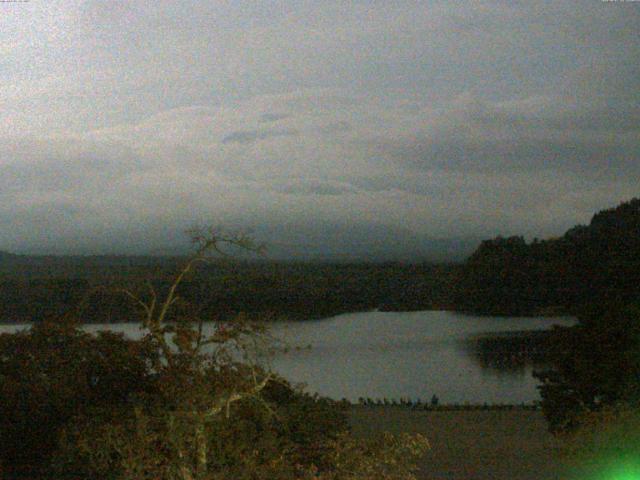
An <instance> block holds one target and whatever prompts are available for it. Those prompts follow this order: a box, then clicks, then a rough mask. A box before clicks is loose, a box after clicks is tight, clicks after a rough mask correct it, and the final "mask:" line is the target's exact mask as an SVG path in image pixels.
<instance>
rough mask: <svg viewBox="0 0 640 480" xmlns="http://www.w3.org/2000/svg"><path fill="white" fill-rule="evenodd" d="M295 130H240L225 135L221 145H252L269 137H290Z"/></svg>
mask: <svg viewBox="0 0 640 480" xmlns="http://www.w3.org/2000/svg"><path fill="white" fill-rule="evenodd" d="M296 135H298V131H297V130H293V129H291V130H240V131H237V132H232V133H230V134H228V135H226V136H225V137H224V138H223V139H222V143H254V142H257V141H258V140H264V139H266V138H269V137H292V136H296Z"/></svg>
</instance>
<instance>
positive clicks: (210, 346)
mask: <svg viewBox="0 0 640 480" xmlns="http://www.w3.org/2000/svg"><path fill="white" fill-rule="evenodd" d="M194 239H195V242H196V245H197V252H196V254H195V255H194V256H193V257H192V258H190V259H189V260H188V262H187V263H186V264H185V266H184V268H183V269H182V270H181V271H180V272H178V274H177V276H176V278H175V281H174V282H173V284H172V285H171V286H170V288H169V289H168V291H167V292H166V295H164V296H163V298H160V296H159V295H158V294H157V292H156V291H155V290H154V289H153V287H152V286H151V285H149V291H148V292H147V293H146V296H143V295H142V294H140V293H138V292H133V291H129V290H122V293H123V294H125V295H127V296H128V297H129V298H130V299H132V300H133V301H134V302H136V304H137V305H138V306H139V307H140V311H141V313H142V315H143V319H142V325H143V328H144V330H145V332H146V334H145V336H144V337H143V338H142V339H141V340H139V341H133V340H126V339H124V338H123V337H122V336H119V335H114V334H108V333H104V334H99V335H97V336H93V335H89V334H87V333H83V332H82V331H81V330H79V329H78V327H77V325H69V324H61V325H55V324H51V323H49V324H45V325H42V326H39V327H34V328H33V329H32V330H31V331H30V332H22V333H18V334H15V335H5V336H3V337H2V339H1V340H2V341H1V342H0V374H1V375H2V380H3V382H2V385H3V387H2V388H3V391H2V395H3V402H4V405H7V406H8V408H5V409H3V411H2V413H1V414H0V417H2V418H1V419H0V429H2V430H0V435H1V436H2V438H3V439H7V440H5V443H3V444H2V457H1V458H2V459H3V460H4V462H5V464H6V465H10V464H11V465H12V467H13V470H14V471H15V470H18V471H19V470H20V468H19V467H22V468H21V470H22V471H23V472H24V470H25V469H26V467H28V466H29V465H30V464H31V465H34V464H35V465H34V466H37V467H38V469H37V470H38V471H36V473H39V474H40V475H41V476H42V477H43V478H52V477H55V478H70V479H87V478H100V479H109V480H124V479H132V478H135V479H136V480H138V479H139V480H144V479H149V480H151V479H154V480H156V479H163V480H209V479H211V480H213V479H217V480H224V479H238V480H241V479H256V480H259V479H265V480H266V479H273V480H278V479H280V480H292V479H317V480H340V479H345V480H346V479H352V480H358V479H365V478H367V479H368V478H381V479H397V480H404V479H411V478H414V477H413V475H412V471H413V461H414V460H415V459H416V458H417V457H418V456H419V455H420V454H421V453H422V452H423V451H424V450H425V449H426V448H427V446H428V445H427V442H426V440H425V439H424V438H423V437H420V436H415V437H410V436H403V437H398V438H395V437H391V436H385V437H383V438H382V439H379V440H376V441H373V442H361V441H356V440H355V439H353V438H352V437H351V436H350V434H349V431H348V425H347V421H346V416H345V412H344V411H342V410H341V408H340V407H339V406H338V405H337V404H335V402H332V401H329V400H323V399H319V398H317V397H315V396H309V395H307V394H304V393H302V392H300V391H296V390H295V389H293V388H292V387H291V386H290V385H289V384H288V383H287V382H286V381H285V380H284V379H282V378H280V377H279V376H278V375H276V374H275V373H273V372H271V371H270V370H269V369H268V368H267V367H266V363H265V362H264V361H263V358H264V353H265V351H267V350H268V348H267V347H268V341H269V338H268V336H267V335H266V331H265V329H264V328H263V327H262V326H261V325H258V324H252V323H249V322H246V321H244V320H243V319H242V318H239V319H237V320H235V321H229V322H217V323H216V324H215V326H214V330H213V332H212V333H211V334H208V335H205V334H204V333H203V324H202V320H201V319H199V318H198V317H197V315H196V313H195V312H197V309H195V308H189V306H188V305H185V304H184V303H185V302H184V300H181V298H180V296H179V287H180V284H181V282H182V280H183V279H184V278H185V277H186V276H187V275H188V274H189V273H190V272H191V271H192V270H193V269H194V268H195V266H196V265H197V264H198V263H199V262H202V261H204V260H205V258H206V254H207V252H209V251H211V250H213V251H216V252H221V251H222V250H221V247H222V246H225V245H226V246H231V247H234V248H243V249H249V250H255V249H256V247H255V246H254V245H253V243H252V242H250V240H249V239H247V238H246V237H242V236H221V235H217V234H215V232H212V231H209V232H204V233H203V232H202V231H199V232H195V235H194ZM168 319H172V320H173V321H171V322H168V321H167V320H168ZM265 349H267V350H265ZM5 399H6V402H5ZM34 420H35V421H34ZM25 438H26V443H25V442H24V439H25ZM25 445H26V448H24V446H25ZM21 448H22V451H20V450H21ZM16 455H19V457H17V456H16ZM16 458H19V460H18V461H16ZM34 476H35V475H34Z"/></svg>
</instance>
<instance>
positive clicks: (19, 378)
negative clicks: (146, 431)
mask: <svg viewBox="0 0 640 480" xmlns="http://www.w3.org/2000/svg"><path fill="white" fill-rule="evenodd" d="M153 355H154V354H153V351H152V350H151V348H150V345H149V344H148V342H146V341H131V340H127V339H125V338H124V337H123V336H122V335H118V334H114V333H110V332H101V333H99V334H97V335H90V334H88V333H85V332H82V331H81V330H80V329H79V328H78V327H77V325H76V324H74V323H73V322H67V321H62V322H59V323H52V322H45V323H43V324H39V325H34V326H33V327H32V328H31V329H30V330H29V331H21V332H17V333H15V334H2V335H0V400H1V401H0V404H1V406H2V407H1V409H0V464H4V465H5V468H6V470H8V471H15V470H17V471H20V470H24V469H27V468H28V469H29V470H31V471H34V472H37V471H39V470H40V469H41V468H43V467H44V466H46V465H47V464H48V462H49V461H50V456H51V454H52V453H53V452H54V450H55V449H56V448H57V442H58V434H59V432H60V430H61V428H62V427H64V426H65V425H66V424H67V423H68V422H69V421H71V420H72V419H73V418H74V417H76V416H78V415H82V414H84V413H86V412H88V411H89V410H90V409H93V408H98V407H99V406H103V407H104V408H107V407H108V408H112V409H117V408H120V406H124V405H127V404H128V402H129V401H130V398H131V396H132V395H134V394H138V393H140V392H144V391H145V390H146V389H148V388H150V381H149V380H150V377H149V375H148V371H149V370H148V369H149V366H150V364H151V363H152V362H153Z"/></svg>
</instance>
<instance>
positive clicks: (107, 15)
mask: <svg viewBox="0 0 640 480" xmlns="http://www.w3.org/2000/svg"><path fill="white" fill-rule="evenodd" d="M274 6H275V4H274V3H273V2H270V1H266V2H249V1H244V0H239V1H237V2H222V1H218V0H214V1H210V2H201V1H195V0H193V1H192V0H187V1H186V2H177V1H175V0H159V1H156V2H137V3H126V4H125V3H122V2H120V3H117V4H116V3H114V2H111V1H107V0H84V1H76V0H59V1H56V2H53V3H51V2H50V3H43V2H29V3H26V4H16V7H15V8H14V7H12V8H11V9H10V10H7V12H5V13H6V16H4V17H3V29H2V31H1V32H0V59H1V60H0V62H1V65H0V66H2V69H0V82H2V86H3V95H2V96H1V98H0V107H1V108H0V199H1V200H2V205H3V206H2V207H1V208H0V219H2V222H3V224H4V225H5V226H6V228H4V229H3V231H2V232H0V249H1V248H9V249H14V250H20V249H31V250H37V249H40V250H41V251H45V250H47V249H51V250H56V251H59V252H60V251H63V250H64V249H65V248H67V249H68V250H70V251H71V250H73V249H80V250H83V251H100V250H101V249H102V250H105V249H109V248H111V247H112V250H114V249H115V250H117V249H120V250H123V251H127V250H131V249H133V248H138V247H137V246H138V245H144V244H146V243H148V244H149V245H152V247H150V248H153V249H155V250H162V248H165V247H166V246H167V245H173V244H175V243H176V242H178V240H177V239H178V237H179V232H180V231H181V230H182V229H183V227H185V228H186V227H187V226H188V225H189V224H190V223H192V222H194V221H198V222H200V223H203V222H209V221H211V220H213V221H214V223H228V224H233V225H245V224H246V225H251V226H253V227H256V228H258V227H260V226H262V227H264V228H263V229H262V230H260V228H258V230H259V231H264V232H267V231H268V229H267V228H266V226H273V228H274V230H273V232H276V231H290V230H291V229H294V228H300V229H301V231H304V232H307V233H308V234H309V235H311V233H309V232H314V231H323V229H324V228H325V227H327V226H328V225H334V226H335V225H338V226H340V227H339V228H338V227H335V228H333V230H331V231H332V232H335V234H336V235H338V236H339V235H344V236H345V238H347V237H349V240H348V241H346V240H345V243H344V248H345V249H350V248H351V249H355V248H356V247H355V245H357V244H358V242H359V241H361V240H363V239H364V237H366V236H368V235H369V236H372V237H375V238H372V239H368V240H371V242H374V243H375V241H376V239H378V240H379V243H380V245H383V244H384V245H387V246H389V245H390V244H391V243H393V241H392V240H391V239H394V238H397V235H405V236H406V237H407V238H409V237H411V238H414V239H415V241H414V240H412V241H411V242H414V243H420V241H421V239H426V238H433V237H437V238H444V237H450V236H454V237H464V236H468V235H470V236H474V237H475V236H477V235H492V234H495V233H502V234H510V233H520V232H522V233H526V234H531V235H537V236H544V235H552V234H559V233H561V232H562V231H563V229H565V228H568V227H570V226H571V225H573V224H574V223H576V222H578V221H582V222H584V221H587V220H588V218H589V216H590V215H591V214H592V213H593V211H595V210H597V209H599V208H603V207H606V206H612V205H615V204H616V203H618V202H619V201H620V200H622V199H624V198H628V197H630V196H632V195H637V194H638V191H637V190H638V189H637V183H638V182H637V180H638V178H640V158H639V156H640V113H639V112H640V66H639V65H638V62H637V61H635V59H636V58H639V57H640V40H639V38H638V36H637V25H638V24H640V7H639V4H634V3H632V2H626V3H624V2H595V1H594V2H583V1H578V0H575V1H574V0H570V1H567V2H508V3H506V2H502V1H497V0H496V1H484V2H474V3H473V4H467V3H465V4H464V5H462V4H447V3H442V2H435V1H414V0H399V1H396V2H362V1H359V0H358V1H356V0H354V1H338V0H327V1H323V2H307V1H302V0H300V1H298V0H293V1H291V2H286V4H278V8H274ZM356 224H357V225H358V228H355V229H354V230H353V231H352V232H351V233H349V229H348V226H349V225H356ZM368 225H374V226H375V228H374V227H371V228H368V227H367V226H368ZM287 226H288V227H287ZM303 227H304V228H303ZM327 228H328V227H327ZM383 231H388V232H394V233H393V234H391V235H383V234H382V233H381V232H383ZM145 232H146V233H145ZM171 232H173V233H171ZM176 232H178V233H176ZM366 232H369V233H366ZM372 232H373V233H372ZM399 232H400V233H399ZM396 234H397V235H396ZM273 235H275V233H273ZM163 239H165V240H163ZM275 240H276V241H282V242H285V240H282V239H280V240H278V239H275ZM300 241H303V239H301V238H297V239H296V240H295V242H296V243H299V242H300ZM411 242H410V243H411ZM320 243H322V242H320ZM163 245H164V246H163ZM109 246H111V247H109ZM140 248H143V247H140ZM335 248H336V249H338V248H339V247H338V246H337V244H336V247H335ZM381 248H382V247H381ZM389 248H391V247H390V246H389ZM407 249H409V247H407ZM411 249H413V247H411ZM413 250H415V249H413Z"/></svg>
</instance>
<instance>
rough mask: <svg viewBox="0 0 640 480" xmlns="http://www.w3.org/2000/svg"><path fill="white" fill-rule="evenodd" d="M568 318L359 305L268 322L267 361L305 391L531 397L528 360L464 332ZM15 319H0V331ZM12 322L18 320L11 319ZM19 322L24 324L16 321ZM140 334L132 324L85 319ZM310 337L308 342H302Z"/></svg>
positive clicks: (460, 398)
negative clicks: (358, 309)
mask: <svg viewBox="0 0 640 480" xmlns="http://www.w3.org/2000/svg"><path fill="white" fill-rule="evenodd" d="M573 323H574V321H573V320H572V319H570V318H566V317H565V318H516V317H474V316H466V315H461V314H457V313H452V312H438V311H425V312H410V313H406V312H403V313H396V312H391V313H389V312H365V313H353V314H345V315H339V316H337V317H332V318H329V319H325V320H314V321H308V322H284V323H279V324H275V325H274V326H273V328H272V333H273V334H274V335H276V336H278V337H279V338H282V339H283V340H284V341H285V342H286V343H287V344H289V345H291V346H299V347H304V348H301V349H299V350H292V351H291V352H289V353H287V354H279V355H278V356H277V357H276V358H275V359H274V368H275V370H276V371H278V372H279V373H281V374H282V375H284V376H285V377H286V378H288V379H289V380H291V381H293V382H300V383H304V384H306V386H307V390H308V391H310V392H318V393H319V394H320V395H323V396H329V397H332V398H335V399H340V398H348V399H350V400H353V401H355V400H357V399H358V397H370V398H373V399H375V398H380V399H382V398H385V397H386V398H389V399H392V398H396V399H397V398H400V397H405V398H411V399H414V400H415V399H416V398H422V399H423V400H428V399H430V398H431V396H432V395H433V394H436V395H437V396H438V397H439V399H440V401H441V402H443V403H450V402H460V403H462V402H471V403H483V402H488V403H500V402H503V403H521V402H531V401H534V400H538V399H539V395H538V391H537V390H536V380H535V379H534V378H533V377H532V376H531V372H532V369H533V366H532V365H530V364H524V365H519V366H518V367H517V368H506V369H496V368H488V367H486V366H484V367H483V366H482V364H481V362H479V360H478V359H477V358H476V357H475V356H474V353H473V349H471V348H469V343H468V342H469V340H470V339H471V338H473V336H475V335H478V334H483V333H493V332H505V331H521V330H541V329H548V328H550V327H551V326H552V325H554V324H555V325H571V324H573ZM16 328H17V327H15V326H9V325H0V331H13V330H15V329H16ZM18 328H19V327H18ZM22 328H24V327H22ZM87 329H88V330H90V331H96V330H101V329H102V330H104V329H110V330H114V331H119V332H124V333H125V334H127V335H129V336H133V337H135V336H138V335H139V334H140V329H139V326H138V325H136V324H115V325H91V326H88V327H87ZM309 345H310V348H306V347H308V346H309Z"/></svg>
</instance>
